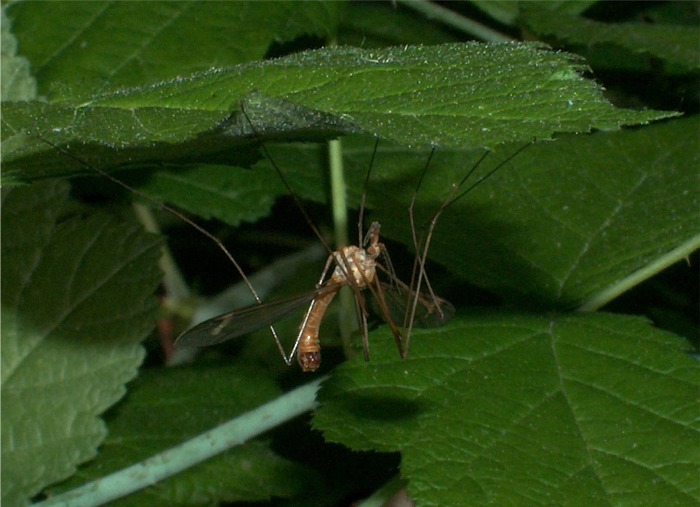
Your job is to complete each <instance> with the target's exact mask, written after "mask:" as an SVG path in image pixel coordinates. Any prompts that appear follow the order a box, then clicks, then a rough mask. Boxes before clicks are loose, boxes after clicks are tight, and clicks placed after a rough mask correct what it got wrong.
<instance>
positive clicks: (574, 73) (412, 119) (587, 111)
mask: <svg viewBox="0 0 700 507" xmlns="http://www.w3.org/2000/svg"><path fill="white" fill-rule="evenodd" d="M582 70H584V67H583V65H582V62H581V61H580V60H578V59H577V58H576V57H575V56H573V55H570V54H566V53H554V52H551V51H548V50H546V49H545V48H543V47H542V46H541V45H538V44H508V45H503V44H477V43H472V44H445V45H439V46H432V47H421V46H408V47H402V48H389V49H379V50H371V51H370V50H361V49H355V48H326V49H321V50H317V51H307V52H303V53H298V54H295V55H292V56H289V57H285V58H280V59H277V60H269V61H265V62H256V63H251V64H245V65H240V66H237V67H233V68H231V69H213V70H210V71H208V72H205V73H200V74H195V75H192V76H189V77H188V78H181V79H177V80H172V81H166V82H163V83H161V84H159V85H150V84H149V85H148V86H143V87H135V88H131V89H129V90H123V91H120V92H119V93H114V94H112V95H103V96H97V97H94V98H93V99H92V100H91V101H90V102H89V103H88V104H80V106H79V107H76V108H74V109H71V108H70V107H67V106H56V105H51V106H49V105H46V104H36V103H20V104H7V105H6V106H5V109H4V115H3V135H4V136H5V137H11V136H13V135H18V134H20V133H22V132H29V133H32V134H36V135H41V136H43V137H44V138H47V139H49V140H51V141H52V142H53V143H54V144H67V143H69V142H75V141H78V142H80V143H96V144H98V145H101V146H105V145H107V146H115V147H121V148H122V149H125V151H124V152H123V153H119V152H118V153H116V154H114V153H111V154H110V155H109V156H110V159H112V160H113V161H114V162H113V163H114V164H120V163H123V162H124V161H125V160H131V161H132V163H135V162H138V161H139V160H153V159H154V157H155V156H158V157H159V158H160V159H165V160H172V159H176V158H178V157H182V156H183V153H188V154H189V155H190V156H195V155H198V156H199V157H200V158H202V157H203V156H204V155H205V154H206V153H209V154H212V153H216V152H220V151H222V150H224V149H225V148H229V149H230V148H232V147H235V145H236V144H238V143H240V142H242V141H247V140H249V139H250V136H251V135H252V134H253V135H254V134H256V133H262V134H263V136H267V137H271V136H273V135H274V136H275V137H279V136H289V135H299V134H300V133H304V132H309V131H311V132H313V133H316V135H317V136H318V135H320V136H324V135H325V136H330V135H336V134H338V133H342V132H347V133H352V132H368V133H372V134H376V135H379V136H381V137H383V138H385V139H388V140H392V141H395V142H398V143H400V144H405V145H422V146H426V145H440V146H442V147H445V148H447V147H461V148H474V147H481V146H493V145H496V144H499V143H503V142H506V141H528V140H531V139H533V138H535V137H536V138H538V139H545V138H549V137H551V135H552V134H554V133H556V132H587V131H589V130H591V129H592V128H601V129H617V128H619V127H620V126H621V125H625V124H639V123H646V122H649V121H651V120H654V119H659V118H663V117H668V116H673V115H675V113H663V112H657V111H631V110H622V109H615V108H613V107H612V106H611V104H610V103H609V102H607V101H606V100H605V99H604V98H603V96H602V94H601V91H600V88H599V87H597V86H596V85H595V84H594V83H593V82H591V81H588V80H585V79H583V78H581V76H580V75H579V73H580V72H581V71H582ZM368 90H372V93H367V91H368ZM253 92H255V94H254V95H252V96H251V94H252V93H253ZM245 97H248V101H247V102H246V110H247V112H248V114H249V118H245V117H243V115H241V114H240V112H241V109H240V101H241V100H242V99H243V98H245ZM270 98H274V100H271V99H270ZM232 113H234V114H233V115H232ZM249 119H250V121H252V123H253V125H254V127H255V130H253V129H252V128H251V125H250V122H249ZM155 142H160V143H169V144H175V143H187V144H180V145H179V146H176V147H174V148H173V147H171V146H162V145H161V146H155V147H153V143H155ZM139 146H141V147H143V148H147V147H148V149H143V151H134V150H132V151H126V149H128V148H135V147H139ZM149 146H150V147H149ZM188 149H189V151H188ZM25 150H26V151H25V152H22V151H17V152H14V153H12V152H9V153H8V152H7V151H5V152H4V153H3V159H4V160H5V161H6V162H8V163H9V164H8V165H9V167H7V168H6V169H7V170H9V171H11V172H13V171H14V170H15V167H14V166H13V165H12V163H11V162H12V161H13V160H16V159H18V158H20V157H23V156H25V157H26V156H27V155H28V154H32V153H33V154H36V153H37V152H39V151H40V150H41V143H37V142H34V143H32V144H31V146H30V147H26V148H25ZM44 150H49V147H46V146H45V147H44ZM49 151H51V152H53V151H55V150H53V149H50V150H49ZM108 153H109V150H106V149H105V150H103V152H102V154H101V155H100V154H98V157H101V158H104V157H105V156H106V155H107V154H108ZM86 156H87V154H86ZM51 165H52V164H49V167H46V164H41V165H40V167H41V168H40V167H35V168H33V169H32V171H31V172H28V173H25V174H24V175H23V177H25V178H31V177H42V176H43V177H45V176H48V175H51V174H52V171H56V169H52V168H51ZM64 165H65V164H64ZM37 166H39V164H37ZM25 170H26V169H25ZM64 170H65V169H64V167H61V172H63V171H64ZM56 172H58V171H56ZM59 173H60V172H59ZM54 174H55V172H54Z"/></svg>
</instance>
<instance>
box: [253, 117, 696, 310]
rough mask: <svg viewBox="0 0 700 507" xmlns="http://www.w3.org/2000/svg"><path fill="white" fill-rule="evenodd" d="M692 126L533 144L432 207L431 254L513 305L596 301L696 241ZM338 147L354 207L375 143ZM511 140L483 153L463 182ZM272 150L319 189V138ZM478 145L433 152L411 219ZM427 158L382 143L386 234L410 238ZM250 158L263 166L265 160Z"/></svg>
mask: <svg viewBox="0 0 700 507" xmlns="http://www.w3.org/2000/svg"><path fill="white" fill-rule="evenodd" d="M698 130H700V125H698V120H697V118H688V119H681V120H675V121H671V122H668V123H665V124H659V125H654V126H650V127H646V128H643V129H639V130H636V131H623V132H617V133H597V134H595V135H592V136H587V137H568V138H563V139H559V140H557V141H555V142H551V143H540V144H537V145H534V146H530V147H528V148H526V149H525V150H524V151H523V152H522V153H520V154H519V155H517V156H516V157H515V158H514V159H513V160H511V161H509V162H507V164H506V165H505V166H503V167H502V168H500V169H499V171H498V172H497V173H496V174H495V175H494V176H493V177H492V178H491V179H489V180H487V181H485V182H484V183H483V185H481V186H479V187H477V188H475V189H474V190H473V191H471V192H470V193H469V194H468V195H467V196H466V197H465V198H464V199H461V200H460V201H458V202H457V203H455V204H454V205H453V206H452V207H450V208H449V209H448V210H447V211H446V212H445V213H444V214H443V215H442V216H441V217H440V219H439V220H438V224H437V227H436V230H435V234H434V237H433V241H432V244H431V247H430V258H431V259H433V260H436V261H438V262H440V263H442V264H444V265H445V266H447V267H448V268H449V269H450V271H451V272H452V273H457V274H459V275H461V276H462V277H464V278H465V279H467V280H469V281H471V282H472V283H475V284H477V285H479V286H481V287H484V288H487V289H489V290H490V291H492V292H494V293H496V294H498V295H499V296H501V297H502V298H505V299H507V300H509V301H510V302H512V303H516V304H518V305H523V304H524V305H528V306H532V305H535V306H544V307H549V308H551V307H557V308H565V309H571V308H575V307H579V306H582V305H586V306H588V307H589V308H592V307H599V306H601V305H602V304H605V303H606V302H608V301H610V300H611V299H613V298H614V297H616V296H618V295H619V294H620V293H622V292H624V291H626V290H628V289H629V288H631V287H632V286H634V285H636V284H638V283H640V282H641V281H643V280H645V279H647V278H649V277H651V276H653V275H654V274H656V273H658V272H659V271H661V270H662V269H664V268H665V267H667V266H669V265H671V264H673V263H674V262H678V261H680V260H682V259H683V258H685V257H686V256H687V255H689V254H690V253H691V252H692V251H693V250H696V249H698V248H700V219H698V215H697V210H698V209H699V208H700V201H699V199H700V175H699V174H698V171H697V168H698V167H700V158H699V157H700V155H699V153H700V145H699V143H698V138H697V132H698ZM344 146H345V150H344V153H345V167H346V170H347V178H348V187H349V190H350V192H349V196H348V202H349V204H350V205H351V206H358V205H359V202H360V192H361V190H362V188H363V178H364V177H365V174H366V171H367V167H368V165H369V161H370V159H371V156H372V150H373V143H372V142H367V141H366V140H363V139H352V140H347V141H346V142H345V143H344ZM520 147H522V146H520ZM517 148H518V146H512V145H511V146H505V147H501V148H500V149H499V150H498V151H497V152H496V153H495V154H493V155H490V156H489V157H487V158H486V159H485V160H484V162H483V163H482V167H480V168H478V170H477V172H476V173H475V175H474V176H473V177H472V178H471V179H470V180H469V181H468V182H467V185H466V186H468V185H469V182H474V181H476V180H477V178H478V177H479V175H484V174H485V173H486V172H488V171H489V170H491V169H494V168H496V167H497V166H498V165H499V163H500V162H501V161H503V160H504V159H505V158H506V157H507V156H509V155H511V154H513V153H514V152H515V151H516V149H517ZM271 154H272V156H273V158H274V159H275V160H277V161H278V164H281V165H283V168H284V170H285V171H286V172H287V175H288V178H289V179H290V181H291V182H292V186H293V187H294V190H295V191H296V192H297V193H299V194H300V195H302V196H304V197H307V198H310V199H314V200H319V199H322V196H323V193H322V190H323V188H324V187H323V179H322V178H323V176H322V174H323V173H322V171H321V167H318V166H317V167H314V166H313V163H314V162H313V161H314V160H320V158H321V154H320V153H318V149H317V148H316V151H314V148H313V147H311V146H309V145H305V146H296V145H294V146H291V145H290V146H279V147H276V146H275V147H272V149H271ZM481 155H483V152H470V151H467V150H447V149H444V150H443V149H438V150H437V151H436V153H435V155H434V157H433V158H432V160H431V163H430V167H429V169H428V173H427V175H426V177H425V180H424V182H423V186H422V187H421V189H420V191H419V193H418V204H417V209H416V223H417V225H418V226H420V225H421V224H423V223H424V222H425V221H427V220H428V219H429V218H430V216H431V215H432V213H434V211H435V210H437V208H438V207H439V206H440V204H441V203H443V202H444V201H445V200H446V199H447V197H448V196H449V195H450V192H451V191H452V186H453V184H455V183H457V182H459V181H460V180H461V179H462V178H463V177H464V176H465V175H466V174H467V173H468V171H469V170H470V169H471V168H472V166H473V165H474V164H475V163H476V161H477V159H478V157H480V156H481ZM427 158H428V152H427V151H424V152H417V151H411V150H406V149H403V148H401V147H396V146H391V145H385V144H381V143H380V145H379V149H378V153H377V156H376V158H375V165H374V167H373V169H372V170H373V172H372V178H371V179H370V184H369V188H368V192H367V203H368V207H370V208H371V209H372V213H371V214H370V218H371V219H373V220H377V221H379V222H381V223H382V226H383V227H382V233H383V235H384V236H385V237H390V238H392V239H398V240H400V241H402V242H403V243H405V244H411V233H410V227H409V220H408V213H407V208H408V204H409V203H410V200H411V197H412V195H413V192H414V189H415V186H416V183H417V181H418V177H419V175H420V172H421V170H422V169H423V166H424V164H425V163H426V160H427ZM256 169H257V170H260V169H263V170H264V171H271V168H269V163H268V162H266V161H264V160H263V161H261V162H260V163H258V165H257V166H256Z"/></svg>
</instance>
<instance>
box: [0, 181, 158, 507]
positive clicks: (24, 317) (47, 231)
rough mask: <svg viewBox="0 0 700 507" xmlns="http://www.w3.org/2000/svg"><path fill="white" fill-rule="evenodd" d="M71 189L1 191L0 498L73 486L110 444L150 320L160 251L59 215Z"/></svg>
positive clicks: (113, 226) (126, 230) (113, 227)
mask: <svg viewBox="0 0 700 507" xmlns="http://www.w3.org/2000/svg"><path fill="white" fill-rule="evenodd" d="M66 199H67V186H66V185H65V184H60V183H56V182H51V183H43V184H35V185H32V186H28V187H22V188H17V189H14V190H11V191H7V190H5V191H4V192H3V207H2V210H3V229H2V235H3V241H2V257H3V263H2V280H3V284H2V316H3V318H2V349H3V353H2V400H3V411H2V459H3V469H2V486H3V488H2V495H3V496H2V498H3V502H6V503H7V504H12V505H18V504H21V503H22V502H25V501H26V500H27V499H28V498H30V497H31V496H33V495H34V494H36V493H37V492H39V491H40V490H41V489H42V488H43V487H44V486H46V485H47V484H50V483H52V482H55V481H57V480H60V479H63V478H65V477H68V476H69V475H71V474H72V473H73V472H74V471H75V467H76V466H77V465H78V464H80V463H82V462H84V461H86V460H88V459H90V458H92V457H93V456H94V455H95V453H96V448H97V446H98V445H99V444H100V443H101V442H102V440H103V439H104V437H105V433H106V432H105V427H104V423H103V422H102V421H101V420H100V419H99V417H98V415H99V414H101V413H102V412H103V411H105V410H106V409H107V408H108V407H110V406H111V405H112V404H114V403H115V402H116V401H117V400H119V399H120V398H121V397H122V396H123V395H124V393H125V388H124V384H125V383H126V382H128V381H129V380H131V379H132V378H133V377H134V376H135V375H136V369H137V367H138V366H139V364H140V363H141V360H142V359H143V354H144V352H143V349H142V347H141V345H140V342H141V340H142V339H143V338H144V336H145V335H146V334H147V332H148V331H149V330H150V329H152V327H153V324H154V319H155V309H156V304H155V299H154V298H153V290H154V289H155V287H156V285H157V283H158V280H159V278H160V273H159V271H158V269H157V268H156V265H155V264H156V261H157V259H158V256H159V254H160V248H159V245H160V241H159V240H158V239H157V238H156V237H155V236H151V235H145V234H143V233H142V232H140V230H139V229H138V227H136V226H134V225H128V226H126V225H124V224H120V223H117V222H116V221H114V220H112V219H109V218H107V217H105V216H99V215H97V216H93V217H91V218H89V219H82V218H79V217H67V218H66V217H61V215H62V214H63V206H64V204H65V202H66Z"/></svg>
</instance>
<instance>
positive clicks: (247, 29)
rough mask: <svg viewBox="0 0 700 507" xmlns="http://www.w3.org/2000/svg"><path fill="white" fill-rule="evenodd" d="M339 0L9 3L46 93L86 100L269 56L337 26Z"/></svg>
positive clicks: (23, 45)
mask: <svg viewBox="0 0 700 507" xmlns="http://www.w3.org/2000/svg"><path fill="white" fill-rule="evenodd" d="M342 6H343V4H342V3H339V2H330V3H328V2H303V3H298V4H290V3H288V2H194V1H182V2H133V3H128V4H127V3H124V2H115V1H104V2H103V1H100V2H66V1H63V2H51V3H49V4H46V3H41V2H16V3H13V4H11V5H10V6H9V8H8V15H9V17H10V18H11V19H12V20H13V31H14V33H15V34H16V36H17V38H18V39H19V41H20V46H21V52H22V55H23V56H25V57H27V58H29V60H31V62H32V64H33V68H34V71H35V73H36V78H37V80H38V81H39V83H40V93H42V94H45V95H50V96H51V97H52V99H53V100H63V101H79V100H84V99H88V98H90V97H92V96H93V95H95V94H97V93H107V92H110V91H113V90H116V89H118V88H122V87H125V86H143V85H145V84H147V83H156V82H158V81H161V80H163V79H169V78H175V77H176V76H183V75H187V74H190V73H193V72H199V71H206V70H208V69H210V68H212V67H225V66H228V65H235V64H239V63H242V62H248V61H251V60H259V59H261V58H263V57H264V56H265V54H266V53H267V52H268V50H269V48H270V46H271V45H272V44H273V43H281V42H286V41H290V40H292V39H294V38H295V37H298V36H300V35H316V36H319V37H322V38H327V37H328V36H330V35H331V34H332V33H334V32H335V28H336V25H337V23H338V16H339V13H340V11H341V10H342Z"/></svg>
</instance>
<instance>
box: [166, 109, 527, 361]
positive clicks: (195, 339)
mask: <svg viewBox="0 0 700 507" xmlns="http://www.w3.org/2000/svg"><path fill="white" fill-rule="evenodd" d="M241 112H242V114H243V115H244V117H245V118H246V120H247V121H248V123H249V125H250V126H251V128H252V129H253V131H254V132H255V133H256V135H258V134H257V131H256V129H255V127H254V125H253V122H252V121H251V119H250V118H249V116H248V114H247V113H246V111H245V108H244V107H243V105H242V104H241ZM377 146H378V140H377V142H375V146H374V150H373V152H372V158H371V160H370V164H369V169H368V171H367V174H366V176H365V184H364V187H363V193H362V201H361V204H360V217H359V220H358V245H360V246H345V247H342V248H340V249H338V250H336V251H332V250H331V249H330V248H329V247H328V245H327V244H326V243H325V241H324V239H323V237H322V235H321V234H320V232H319V231H318V229H317V228H316V226H315V225H314V223H313V222H312V221H311V219H310V217H309V216H308V214H307V213H306V211H305V209H304V207H303V206H302V204H301V202H300V201H299V199H298V197H297V195H296V193H295V192H294V191H293V190H292V188H291V186H290V185H289V183H288V181H287V179H286V177H285V176H284V173H283V172H282V170H281V169H280V168H279V166H277V164H276V163H275V162H274V160H273V159H272V157H271V156H270V153H269V152H268V151H267V148H266V147H265V146H264V145H261V149H262V151H263V153H264V154H265V156H266V158H267V159H268V160H269V162H270V163H271V164H272V166H273V167H274V169H275V171H276V172H277V174H278V175H279V177H280V179H281V180H282V182H283V183H284V185H285V187H286V188H287V190H288V192H289V194H290V195H291V196H292V197H293V199H294V200H295V202H296V203H297V207H298V208H299V210H300V211H301V213H302V214H303V215H304V218H305V219H306V221H307V223H308V224H309V226H310V227H311V228H312V230H313V231H314V232H315V234H316V236H317V237H318V238H319V240H320V241H321V242H322V243H323V244H324V246H325V248H326V250H327V251H328V253H329V255H328V259H327V261H326V264H325V267H324V269H323V271H322V273H321V277H320V279H319V281H318V283H317V285H316V288H315V289H314V290H312V291H309V292H306V293H303V294H299V295H296V296H292V297H289V298H284V299H279V300H276V301H272V302H269V303H262V304H254V305H251V306H248V307H245V308H241V309H237V310H233V311H231V312H228V313H225V314H223V315H220V316H218V317H214V318H213V319H210V320H207V321H205V322H202V323H200V324H198V325H196V326H194V327H193V328H191V329H189V330H187V331H185V332H184V333H183V334H182V335H180V337H178V339H177V341H176V345H178V346H195V347H201V346H209V345H215V344H218V343H221V342H224V341H227V340H230V339H233V338H236V337H239V336H242V335H245V334H248V333H250V332H252V331H255V330H257V329H259V328H261V327H264V326H268V325H269V326H272V324H273V323H274V322H276V321H277V320H279V319H281V318H282V317H285V316H287V315H288V314H289V313H291V312H293V311H295V310H298V309H300V308H301V307H303V306H305V305H307V304H308V305H309V306H308V309H307V310H306V313H305V315H304V317H303V319H302V322H301V325H300V326H299V331H298V333H297V336H296V339H295V341H294V345H293V347H292V349H291V351H290V352H289V354H287V353H286V352H285V350H284V347H283V346H282V344H281V342H280V340H279V338H278V336H277V334H276V331H275V330H274V327H271V332H272V334H273V337H274V339H275V342H276V344H277V347H278V349H279V352H280V355H281V356H282V358H283V359H284V361H285V363H287V364H291V362H292V360H293V357H294V356H295V355H296V357H297V361H298V363H299V365H300V367H301V369H302V371H315V370H316V369H318V367H319V366H320V361H321V347H320V340H319V328H320V324H321V321H322V320H323V318H324V316H325V314H326V310H327V309H328V306H329V304H330V303H331V301H332V300H333V299H334V298H335V296H336V294H338V292H339V290H340V289H341V288H342V287H343V286H349V287H350V288H352V289H353V292H354V295H355V307H356V315H357V318H358V323H359V326H360V329H361V331H362V345H363V351H364V356H365V359H366V360H368V359H369V340H368V331H367V329H368V327H367V316H368V310H367V304H366V301H365V298H364V296H363V292H362V291H364V290H369V291H370V293H371V294H372V296H373V299H374V301H375V302H376V303H377V304H378V306H379V308H380V309H381V314H382V316H383V318H384V320H385V321H386V322H387V324H388V325H389V327H390V329H391V332H392V335H393V337H394V341H395V342H396V346H397V349H398V351H399V354H400V356H401V357H402V358H405V357H407V355H408V349H409V344H410V339H411V333H412V329H413V326H414V325H415V324H416V322H418V323H419V324H421V325H423V326H424V327H436V326H440V325H442V324H444V323H446V322H447V321H448V320H449V319H450V318H452V316H453V315H454V313H455V309H454V307H453V306H452V305H451V304H450V303H449V302H448V301H446V300H444V299H441V298H439V297H438V296H436V295H435V293H434V291H433V288H432V286H431V285H430V282H429V280H428V277H427V273H426V271H425V263H426V260H427V255H428V249H429V246H430V241H431V239H432V235H433V232H434V229H435V226H436V224H437V220H438V218H439V217H440V215H441V214H442V213H443V212H444V211H445V209H447V208H448V207H449V206H451V205H452V204H453V203H454V202H456V201H457V200H458V199H461V198H462V197H463V196H464V195H466V194H467V193H469V192H470V191H471V190H473V189H474V188H475V187H476V186H478V185H479V184H481V183H482V182H483V181H484V180H486V179H487V178H488V177H490V176H491V175H492V174H494V173H495V172H496V171H497V170H498V169H500V168H501V167H502V166H503V165H505V164H506V163H507V162H509V161H510V160H511V159H512V158H513V157H515V156H516V155H517V154H518V153H520V151H522V150H523V149H524V148H525V147H526V146H527V145H525V146H523V147H522V148H521V149H519V150H518V151H516V152H515V153H514V154H512V155H511V156H510V157H508V158H507V159H506V160H504V161H503V162H501V163H500V164H498V165H497V166H496V167H495V168H494V169H492V170H491V171H489V172H488V173H487V174H486V175H484V176H482V177H481V178H479V179H478V180H477V181H476V182H474V183H473V184H472V185H470V186H469V187H468V188H466V189H463V188H462V187H463V186H464V185H465V183H466V182H467V181H468V180H469V179H470V178H471V176H472V175H473V173H474V171H476V169H477V168H478V166H479V165H480V164H481V162H482V161H483V160H484V158H485V156H486V154H488V152H485V154H484V155H483V156H482V157H481V158H480V159H479V160H478V161H477V163H476V164H475V165H474V166H473V167H472V168H471V170H470V171H469V172H468V173H467V175H465V176H464V178H463V179H462V180H461V181H460V183H459V184H458V185H455V186H454V189H453V192H452V193H451V194H450V196H449V197H448V198H447V199H446V200H445V201H444V202H443V203H442V205H441V206H440V207H439V208H438V209H437V210H436V211H435V213H434V214H433V216H432V217H431V219H430V220H429V221H428V222H427V223H426V224H425V226H424V227H423V228H422V229H421V234H420V236H418V234H417V233H416V227H415V216H414V209H415V202H416V196H417V194H418V190H419V189H420V186H421V184H422V181H423V178H424V177H425V174H426V172H427V170H428V167H429V165H430V161H431V159H432V156H433V154H434V151H435V149H433V150H432V151H431V153H430V156H429V157H428V160H427V162H426V164H425V167H424V169H423V172H422V174H421V177H420V179H419V181H418V184H417V186H416V190H415V192H414V195H413V199H412V201H411V204H410V206H409V218H410V224H411V230H412V239H413V245H414V248H415V251H416V252H417V253H416V257H415V261H414V265H413V272H412V276H411V283H410V285H406V284H405V283H403V282H401V281H400V280H399V279H398V278H397V277H396V275H395V273H394V270H393V267H392V265H391V260H390V257H389V254H388V251H387V250H386V247H385V246H384V244H383V243H381V242H380V230H381V225H380V224H379V222H372V224H371V225H370V227H369V230H368V232H367V234H366V235H363V233H362V223H363V214H364V209H365V197H366V189H367V186H368V182H369V176H370V172H371V169H372V165H373V163H374V158H375V156H376V153H377ZM381 260H383V261H384V263H381V262H380V261H381ZM378 272H382V273H383V274H384V275H386V277H387V278H388V282H382V281H380V280H379V276H378ZM329 273H331V274H330V276H328V274H329ZM423 284H425V286H426V289H427V292H425V293H424V292H422V291H421V288H422V286H423ZM419 309H420V311H419ZM399 312H400V313H401V315H402V318H403V320H402V323H401V325H397V324H396V320H398V319H395V318H394V315H396V314H397V313H399Z"/></svg>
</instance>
